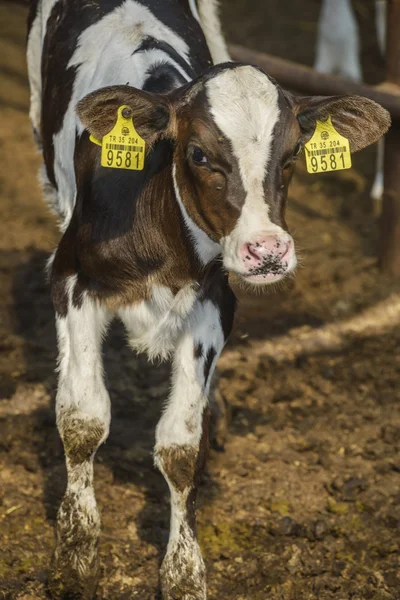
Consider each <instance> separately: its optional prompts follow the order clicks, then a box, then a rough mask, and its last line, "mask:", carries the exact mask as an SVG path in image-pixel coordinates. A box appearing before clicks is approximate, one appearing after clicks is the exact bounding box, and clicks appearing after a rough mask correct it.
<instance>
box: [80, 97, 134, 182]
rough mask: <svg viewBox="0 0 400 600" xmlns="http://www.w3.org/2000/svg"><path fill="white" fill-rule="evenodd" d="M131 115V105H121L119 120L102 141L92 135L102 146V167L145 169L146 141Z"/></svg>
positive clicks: (94, 140)
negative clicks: (136, 127)
mask: <svg viewBox="0 0 400 600" xmlns="http://www.w3.org/2000/svg"><path fill="white" fill-rule="evenodd" d="M124 115H125V116H124ZM131 115H132V109H131V107H130V106H126V105H123V106H120V107H119V108H118V117H117V122H116V123H115V125H114V127H113V128H112V129H111V131H110V132H109V133H107V134H106V135H105V136H104V137H103V139H102V140H101V142H100V140H97V139H96V138H95V137H94V136H92V135H91V136H90V140H91V141H92V142H93V143H95V144H98V145H99V146H101V166H102V167H110V168H113V169H130V170H132V171H142V170H143V168H144V158H145V149H146V142H145V141H144V139H143V138H141V137H140V135H139V134H138V132H137V131H136V129H135V126H134V125H133V121H132V116H131Z"/></svg>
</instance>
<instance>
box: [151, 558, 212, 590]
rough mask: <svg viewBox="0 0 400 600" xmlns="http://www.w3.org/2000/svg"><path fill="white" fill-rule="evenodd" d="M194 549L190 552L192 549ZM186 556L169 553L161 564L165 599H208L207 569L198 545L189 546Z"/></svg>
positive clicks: (162, 587) (162, 588)
mask: <svg viewBox="0 0 400 600" xmlns="http://www.w3.org/2000/svg"><path fill="white" fill-rule="evenodd" d="M192 549H193V550H194V551H193V552H190V550H192ZM187 551H188V552H187V554H186V556H185V557H183V556H182V554H181V553H180V552H179V547H178V548H177V552H172V553H168V554H167V555H166V557H165V558H164V562H163V564H162V565H161V570H160V579H161V591H162V597H163V600H206V598H207V591H206V570H205V566H204V562H203V559H202V557H201V555H200V552H199V550H198V547H193V548H190V547H188V548H187Z"/></svg>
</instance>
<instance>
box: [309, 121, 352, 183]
mask: <svg viewBox="0 0 400 600" xmlns="http://www.w3.org/2000/svg"><path fill="white" fill-rule="evenodd" d="M305 151H306V152H305V154H306V165H307V171H308V172H309V173H327V172H328V171H341V170H342V169H350V167H351V154H350V144H349V140H348V139H347V138H345V137H343V136H342V135H340V133H338V132H337V131H336V129H335V128H334V126H333V124H332V120H331V117H330V116H329V117H328V119H327V120H326V121H317V124H316V127H315V131H314V135H313V136H312V138H311V140H310V141H309V142H307V144H305Z"/></svg>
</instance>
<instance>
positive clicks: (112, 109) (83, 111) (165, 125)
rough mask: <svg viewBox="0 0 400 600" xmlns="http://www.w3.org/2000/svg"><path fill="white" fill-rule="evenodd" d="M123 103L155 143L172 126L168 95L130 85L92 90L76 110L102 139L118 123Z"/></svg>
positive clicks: (146, 137) (140, 129)
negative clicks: (144, 90)
mask: <svg viewBox="0 0 400 600" xmlns="http://www.w3.org/2000/svg"><path fill="white" fill-rule="evenodd" d="M123 105H127V106H129V107H130V108H131V109H132V119H133V123H134V126H135V128H136V130H137V132H138V133H139V135H141V136H142V137H143V138H144V139H145V140H146V142H148V143H150V144H151V143H152V142H153V141H155V139H156V138H157V137H158V136H160V135H161V134H167V132H168V130H169V129H171V108H170V105H169V103H168V100H167V98H166V97H164V96H159V95H156V94H151V93H149V92H143V91H142V90H137V89H136V88H133V87H130V86H128V85H113V86H110V87H105V88H101V89H99V90H96V91H95V92H92V93H90V94H88V95H87V96H85V97H84V98H82V100H80V101H79V102H78V104H77V105H76V112H77V114H78V117H79V118H80V120H81V121H82V123H83V125H84V126H85V128H86V129H87V130H88V131H89V132H90V133H91V134H92V135H94V137H96V138H97V139H102V138H103V137H104V136H105V135H106V134H107V133H108V132H109V131H111V129H112V128H113V127H114V125H115V123H116V121H117V115H118V108H119V107H120V106H123Z"/></svg>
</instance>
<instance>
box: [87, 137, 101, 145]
mask: <svg viewBox="0 0 400 600" xmlns="http://www.w3.org/2000/svg"><path fill="white" fill-rule="evenodd" d="M89 140H90V141H91V142H93V144H97V145H98V146H101V145H102V144H101V140H98V139H97V137H94V135H92V134H90V135H89Z"/></svg>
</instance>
